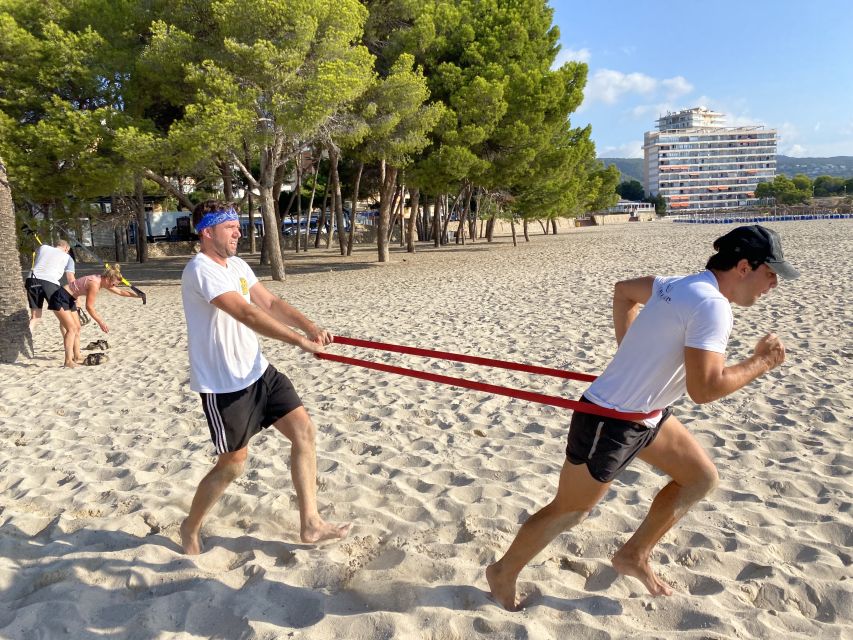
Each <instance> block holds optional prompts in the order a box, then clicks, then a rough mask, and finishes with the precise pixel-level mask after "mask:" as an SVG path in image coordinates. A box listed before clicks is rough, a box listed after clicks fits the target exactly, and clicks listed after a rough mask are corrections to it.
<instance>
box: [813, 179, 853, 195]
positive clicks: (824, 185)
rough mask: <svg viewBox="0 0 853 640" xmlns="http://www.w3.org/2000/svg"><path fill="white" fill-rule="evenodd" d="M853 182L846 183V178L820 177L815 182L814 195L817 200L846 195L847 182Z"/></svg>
mask: <svg viewBox="0 0 853 640" xmlns="http://www.w3.org/2000/svg"><path fill="white" fill-rule="evenodd" d="M851 180H853V179H851ZM851 180H846V181H845V180H844V178H836V177H835V176H818V177H817V178H815V180H814V195H815V197H816V198H826V197H828V196H840V195H845V194H846V189H845V187H846V182H850V181H851Z"/></svg>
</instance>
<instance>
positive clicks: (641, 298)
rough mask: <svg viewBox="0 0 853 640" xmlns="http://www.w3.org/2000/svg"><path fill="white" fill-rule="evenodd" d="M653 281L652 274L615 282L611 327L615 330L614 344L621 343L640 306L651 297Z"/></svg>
mask: <svg viewBox="0 0 853 640" xmlns="http://www.w3.org/2000/svg"><path fill="white" fill-rule="evenodd" d="M654 282H655V279H654V277H653V276H644V277H642V278H634V279H632V280H621V281H619V282H617V283H616V286H615V287H614V289H613V328H614V329H615V330H616V344H622V338H624V337H625V334H626V333H628V327H630V326H631V323H633V322H634V320H635V319H636V317H637V314H638V313H640V307H642V306H643V305H644V304H646V302H648V301H649V298H651V297H652V286H653V285H654Z"/></svg>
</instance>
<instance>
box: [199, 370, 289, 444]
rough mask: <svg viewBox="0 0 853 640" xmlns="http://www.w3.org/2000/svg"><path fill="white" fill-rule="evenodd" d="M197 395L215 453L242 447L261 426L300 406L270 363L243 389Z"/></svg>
mask: <svg viewBox="0 0 853 640" xmlns="http://www.w3.org/2000/svg"><path fill="white" fill-rule="evenodd" d="M199 395H201V406H202V409H204V415H205V417H207V426H208V428H209V429H210V439H211V440H213V446H214V447H215V448H216V453H218V454H222V453H226V452H232V451H237V450H238V449H242V448H243V447H245V446H246V445H247V444H249V440H250V439H251V438H252V437H253V436H255V435H256V434H258V433H260V432H261V430H262V429H266V428H267V427H268V426H270V425H271V424H272V423H274V422H275V421H276V420H278V419H279V418H282V417H284V416H286V415H287V414H288V413H290V412H291V411H293V410H294V409H298V408H299V407H301V406H302V400H300V399H299V395H297V393H296V390H295V389H294V388H293V384H292V383H291V382H290V380H289V379H288V378H287V376H286V375H284V374H283V373H279V372H278V371H277V370H276V368H275V367H273V366H272V365H270V366H269V367H267V370H266V371H264V375H262V376H261V377H260V378H259V379H258V380H257V381H256V382H255V383H254V384H252V385H250V386H248V387H246V388H245V389H241V390H240V391H233V392H231V393H202V394H199Z"/></svg>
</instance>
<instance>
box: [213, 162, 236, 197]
mask: <svg viewBox="0 0 853 640" xmlns="http://www.w3.org/2000/svg"><path fill="white" fill-rule="evenodd" d="M217 164H218V165H219V173H220V174H221V175H222V195H223V196H225V202H233V201H234V175H233V174H232V173H231V163H230V162H228V160H223V161H221V162H218V163H217Z"/></svg>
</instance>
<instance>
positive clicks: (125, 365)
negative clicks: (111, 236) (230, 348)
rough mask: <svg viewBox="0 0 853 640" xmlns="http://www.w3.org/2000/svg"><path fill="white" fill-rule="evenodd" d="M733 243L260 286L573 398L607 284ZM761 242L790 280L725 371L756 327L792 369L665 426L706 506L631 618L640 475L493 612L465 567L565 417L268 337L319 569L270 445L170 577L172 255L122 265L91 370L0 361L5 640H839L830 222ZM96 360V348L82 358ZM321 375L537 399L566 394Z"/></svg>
mask: <svg viewBox="0 0 853 640" xmlns="http://www.w3.org/2000/svg"><path fill="white" fill-rule="evenodd" d="M729 228H731V226H728V225H726V226H724V225H701V226H694V225H678V224H673V223H668V222H654V223H643V224H624V225H614V226H608V227H601V228H585V229H571V230H564V231H563V232H561V233H560V234H559V235H557V236H547V237H544V236H541V235H538V234H539V233H540V230H539V229H538V228H537V229H535V232H536V233H537V235H536V236H534V237H533V241H532V242H530V243H526V244H525V243H522V244H521V245H520V246H518V247H516V248H514V247H512V245H511V242H510V241H509V239H508V238H506V237H503V238H500V239H499V240H498V242H497V243H496V244H494V245H491V246H486V244H485V243H477V244H475V245H473V246H471V245H469V246H466V247H465V248H464V249H462V248H457V247H455V246H451V247H449V248H446V249H442V250H433V249H424V250H420V251H419V252H418V253H417V254H415V255H407V254H402V253H395V254H394V255H393V260H394V262H393V263H392V264H389V265H377V264H375V263H374V262H373V260H374V254H373V252H372V251H369V250H367V249H363V250H360V251H359V252H358V255H357V256H356V257H355V258H351V259H341V258H335V257H334V255H333V253H332V252H325V251H313V252H311V253H309V254H308V255H307V256H305V255H302V256H299V257H298V258H296V257H292V256H291V255H289V256H288V263H287V265H288V268H289V269H290V272H289V273H290V275H289V276H288V278H287V280H286V281H285V282H284V283H277V282H272V281H271V280H270V279H269V277H268V276H262V279H263V280H264V282H265V284H267V285H268V286H269V288H270V289H271V290H272V291H274V292H275V293H277V294H279V295H282V296H284V297H285V298H286V299H287V300H289V301H290V302H292V303H293V304H295V305H296V306H297V307H299V308H300V309H302V310H303V311H304V312H305V313H306V314H307V315H309V316H310V317H312V318H313V319H315V320H317V321H318V322H319V323H321V324H322V325H324V326H325V327H327V328H328V329H330V330H331V331H333V332H335V333H339V334H342V335H351V336H355V337H361V338H368V339H376V340H384V341H388V342H396V343H401V344H409V345H416V346H422V347H428V348H434V349H441V350H447V351H456V352H462V353H470V354H477V355H482V356H487V357H494V358H503V359H508V360H515V361H523V362H529V363H536V364H542V365H546V366H552V367H562V368H568V369H573V370H579V371H585V372H591V373H597V372H600V371H601V370H602V368H603V367H604V366H605V365H606V363H607V362H608V359H609V358H610V357H611V356H612V354H613V352H614V349H615V342H614V338H613V330H612V324H611V314H610V296H611V291H612V286H613V283H614V282H615V281H616V280H617V279H620V278H625V277H632V276H639V275H647V274H655V273H661V274H673V273H689V272H693V271H696V270H698V269H700V268H701V267H702V266H703V265H704V261H705V259H706V258H707V255H708V254H709V253H710V245H711V241H712V240H713V238H715V237H716V236H718V235H721V234H722V233H724V232H725V231H727V230H728V229H729ZM775 228H776V229H777V230H778V231H780V233H781V234H782V237H783V242H784V245H785V248H786V255H787V256H788V257H789V259H790V261H791V262H792V263H793V264H795V265H796V266H798V267H799V268H800V269H801V271H802V272H803V276H802V278H800V279H799V280H797V281H795V282H783V283H782V285H781V286H780V287H779V288H778V289H777V290H775V291H773V292H772V293H771V294H770V295H769V296H768V297H766V298H764V299H762V300H761V301H760V302H759V303H758V304H757V305H755V306H754V307H751V308H749V309H744V308H735V328H734V331H733V337H732V340H731V343H730V349H729V360H730V361H735V360H738V359H741V358H744V357H747V356H748V355H749V354H750V353H751V349H752V346H753V344H754V343H755V341H756V340H757V339H758V338H759V337H760V336H761V335H763V334H764V333H766V332H768V331H775V332H777V333H778V334H779V335H780V336H781V337H782V339H783V341H784V342H785V343H786V345H787V348H788V360H787V362H786V363H785V364H784V365H783V366H782V367H781V368H779V369H777V370H774V371H773V372H771V373H770V374H768V375H766V376H764V377H763V378H761V379H759V380H758V381H756V382H754V383H753V384H751V385H749V386H748V387H747V388H746V389H743V390H741V391H739V392H737V393H735V394H733V395H732V396H730V397H728V398H725V399H723V400H720V401H717V402H714V403H711V404H708V405H703V406H697V405H694V404H693V403H692V402H690V401H689V399H688V400H684V401H682V402H681V403H679V405H677V408H676V411H677V415H678V416H679V417H680V418H681V420H682V421H683V422H684V423H685V424H686V425H687V426H688V428H689V429H690V430H691V432H692V433H694V434H695V435H696V437H697V438H698V440H699V441H700V442H701V443H702V444H703V445H704V446H705V447H706V448H707V449H708V451H709V453H710V455H711V457H712V459H713V460H714V461H715V463H716V464H717V466H718V468H719V471H720V477H721V482H720V487H719V489H718V490H717V491H716V492H715V494H714V495H713V496H712V497H711V498H710V499H707V500H705V501H703V502H702V503H700V504H699V505H698V506H697V507H695V508H694V509H693V510H692V511H691V512H690V513H689V514H688V515H687V516H686V517H685V518H684V519H683V520H682V521H681V522H680V523H679V524H678V525H677V526H676V527H675V528H674V529H673V530H672V531H671V532H670V533H669V534H668V535H666V536H665V537H664V539H663V541H662V542H661V544H660V545H659V546H658V548H657V549H656V551H655V553H654V556H653V559H654V562H655V563H656V565H657V566H658V568H659V571H660V574H661V576H662V577H663V578H664V579H665V580H666V581H667V582H669V583H670V584H671V585H672V586H673V588H674V590H675V594H674V595H672V596H671V597H669V598H652V597H650V596H649V595H648V594H647V593H646V591H645V589H644V588H643V587H642V585H641V584H640V583H639V582H638V581H636V580H634V579H631V578H624V577H618V576H616V574H615V573H614V572H613V570H612V569H611V567H610V564H609V558H610V556H611V555H612V554H613V552H614V551H615V550H616V549H617V548H618V546H619V545H620V544H621V543H622V542H624V541H625V540H626V539H627V538H628V536H629V535H630V533H631V532H632V531H633V530H634V528H635V527H636V526H637V525H638V524H639V522H640V520H641V519H642V517H643V516H644V515H645V513H646V510H647V508H648V506H649V503H650V501H651V499H652V497H653V496H654V494H655V492H656V491H657V490H658V489H659V488H660V487H662V486H663V484H665V482H666V480H665V478H664V477H662V476H661V475H659V474H658V473H657V472H655V471H654V470H653V469H651V468H650V467H648V466H647V465H645V464H644V463H642V462H639V461H637V462H635V463H633V464H632V465H631V467H629V469H628V470H627V471H626V472H625V473H623V474H622V476H621V477H620V478H619V479H618V480H617V481H616V482H615V483H614V484H613V486H612V489H611V491H610V492H609V493H608V495H607V496H606V498H605V499H604V500H603V501H602V502H601V503H600V505H599V506H598V507H597V508H596V509H595V510H594V511H593V513H592V516H591V518H590V519H589V520H588V521H587V522H585V523H584V524H583V525H581V526H580V527H579V528H577V529H575V530H573V531H572V532H570V533H566V534H563V535H561V536H560V537H559V538H558V539H557V540H556V541H555V542H554V543H552V544H551V545H550V546H549V547H548V548H547V549H546V550H545V551H543V552H542V553H541V554H540V555H539V556H537V558H536V559H535V560H534V561H533V563H532V564H531V565H530V566H529V567H528V568H527V569H525V571H524V572H523V573H522V575H521V578H520V581H519V589H520V592H521V593H522V595H523V596H524V597H525V598H526V600H525V604H524V609H523V610H521V611H520V612H516V613H510V612H507V611H504V610H503V609H501V608H500V607H498V606H497V605H496V604H495V603H494V602H492V601H491V600H490V599H489V597H488V593H487V587H486V583H485V580H484V575H483V571H484V568H485V567H486V566H487V565H488V564H489V563H490V562H493V561H494V559H495V558H496V557H498V556H499V555H501V554H502V553H503V552H504V551H505V550H506V547H507V546H508V544H509V543H510V541H511V540H512V538H513V537H514V535H515V533H516V532H517V530H518V527H519V524H520V523H521V522H523V521H524V520H525V519H526V518H527V517H528V516H529V515H530V514H531V513H533V512H534V511H536V510H538V509H539V508H541V507H542V506H544V505H545V504H546V503H547V502H548V501H549V500H550V499H551V497H552V496H553V492H554V489H555V487H556V482H557V474H558V470H559V468H560V466H561V464H562V462H563V459H564V447H565V435H566V426H567V424H568V419H569V415H568V414H567V412H565V411H564V410H561V409H557V408H554V407H549V406H543V405H536V404H530V403H527V402H523V401H519V400H513V399H510V398H506V397H501V396H490V395H485V394H481V393H477V392H474V391H464V390H460V389H455V388H452V387H448V386H439V385H436V384H433V383H429V382H423V381H417V380H414V379H412V378H403V377H399V376H394V375H390V374H383V373H376V372H370V371H367V370H365V369H361V368H356V367H351V366H346V365H342V364H337V363H330V362H322V361H318V360H316V359H314V358H312V357H310V356H308V355H306V354H303V353H301V352H299V351H297V350H296V349H294V348H292V347H289V346H286V345H283V344H280V343H276V342H273V341H270V340H264V342H263V348H264V351H265V354H266V355H267V357H268V358H269V360H270V361H271V362H272V363H273V364H275V365H276V366H277V367H278V368H280V369H281V370H283V371H285V372H286V373H287V374H288V375H289V376H290V377H291V378H292V380H293V381H294V383H295V385H296V387H297V389H298V390H300V392H301V395H302V397H303V400H304V402H305V404H306V406H307V407H308V408H309V411H310V413H311V415H312V416H313V419H314V421H315V423H316V425H317V428H318V439H317V457H318V483H319V489H320V492H319V499H320V505H321V513H322V514H323V515H324V517H326V518H328V519H330V520H334V521H344V520H352V521H353V522H355V526H354V528H353V531H352V533H351V534H350V537H349V538H348V539H347V540H345V541H343V542H341V543H332V544H324V545H320V546H316V547H315V546H311V545H305V544H302V543H300V542H299V537H298V514H297V512H296V511H295V508H294V505H295V502H294V499H295V496H294V494H293V489H292V484H291V481H290V476H289V466H288V465H289V444H288V442H287V440H286V439H285V438H283V437H282V436H280V435H279V434H277V433H275V432H267V433H265V434H262V435H260V436H258V437H257V438H256V439H255V440H253V441H252V445H251V448H250V457H249V462H248V465H247V468H246V471H245V473H244V475H243V476H242V477H241V478H240V479H239V480H237V481H236V482H235V484H234V485H232V487H231V488H230V489H229V491H228V492H227V493H226V495H225V497H224V498H223V499H222V501H221V502H220V503H219V505H218V506H217V507H216V509H215V510H214V512H213V514H212V516H211V517H210V518H209V519H208V520H207V522H206V524H205V526H204V528H203V531H202V534H203V540H204V544H205V545H206V551H205V553H203V554H202V555H200V556H196V557H187V556H184V555H182V554H181V551H180V547H179V546H178V544H177V541H178V539H179V538H178V531H177V528H178V524H179V523H180V521H181V519H182V518H183V517H184V516H185V514H186V512H187V509H188V507H189V503H190V500H191V498H192V495H193V491H194V489H195V487H196V485H197V483H198V481H199V480H200V479H201V478H202V476H203V475H204V474H205V473H206V472H207V471H208V469H209V468H210V465H211V464H212V462H213V460H214V455H213V448H212V445H211V443H210V441H209V436H208V433H207V426H206V424H205V422H204V417H203V414H202V411H201V405H200V402H199V400H198V397H197V396H196V395H195V394H194V393H192V392H191V391H190V389H189V387H188V365H187V356H186V329H185V325H184V320H183V312H182V308H181V302H180V287H179V276H180V271H181V269H182V267H183V264H184V262H185V259H181V258H168V259H158V260H154V261H152V262H150V263H147V264H146V265H133V264H130V265H127V267H126V269H125V272H126V274H127V276H128V277H129V278H130V279H131V280H133V281H134V282H136V283H138V284H139V285H140V286H141V287H143V288H144V289H145V290H146V291H147V292H148V300H149V303H148V305H147V306H145V307H143V306H141V305H140V304H139V302H138V301H136V300H128V299H119V298H117V297H114V296H109V295H106V294H105V295H102V296H100V298H99V308H100V309H102V313H103V315H104V316H105V317H106V319H107V322H108V323H109V325H110V327H111V332H110V334H109V335H108V336H106V338H107V339H108V340H109V343H110V345H111V348H110V350H109V354H110V361H109V362H108V363H107V364H104V365H101V366H97V367H80V368H78V369H76V370H73V371H72V370H63V369H61V368H60V367H59V366H58V365H59V364H60V363H61V359H62V350H61V344H60V342H59V339H58V330H57V326H56V321H55V320H54V319H53V318H52V317H49V318H46V321H45V322H44V323H43V324H42V325H41V326H40V327H38V328H37V330H36V334H35V348H36V355H35V357H34V358H33V359H31V360H26V361H23V362H19V363H18V364H14V365H0V443H2V447H0V637H2V638H96V637H97V638H102V637H112V638H161V637H180V638H312V639H315V638H320V639H322V638H364V639H368V638H432V639H436V640H437V639H440V638H441V639H445V638H447V639H450V638H476V637H489V638H536V639H538V638H566V637H578V638H623V637H633V638H676V637H677V638H777V637H785V638H821V639H823V638H850V637H853V577H852V576H853V573H851V562H853V550H851V545H852V544H853V526H851V525H853V517H851V504H853V490H851V489H853V484H851V470H853V447H851V443H850V425H851V418H853V388H851V384H850V371H851V358H853V337H851V336H853V331H851V329H853V305H851V280H852V279H853V259H851V256H853V225H851V223H850V222H849V221H809V222H786V223H778V224H776V225H775ZM250 262H256V259H255V260H251V259H250ZM80 271H81V273H86V272H87V270H86V269H83V268H81V270H80ZM258 273H259V274H264V273H265V272H264V271H263V270H262V269H259V270H258ZM103 337H105V336H103V334H101V333H100V332H99V330H98V329H97V327H96V326H94V323H92V324H90V325H89V326H87V327H85V328H84V331H83V338H82V341H83V345H84V346H85V345H86V344H87V343H89V342H90V341H92V340H97V339H99V338H103ZM335 350H336V352H339V353H345V354H348V355H354V356H356V357H368V358H371V359H376V360H380V361H383V362H388V363H392V364H403V365H404V366H413V367H420V368H422V369H425V370H429V371H434V372H438V373H444V374H447V375H459V376H466V377H469V378H472V379H477V380H483V381H488V382H492V383H495V384H501V385H507V386H515V387H520V388H526V389H531V390H536V391H540V392H543V393H548V394H562V395H565V396H567V397H575V396H577V395H578V394H579V393H580V392H581V391H582V390H583V385H582V384H580V383H576V382H566V381H560V380H556V379H550V378H544V377H540V376H530V375H525V374H517V373H512V372H507V371H499V370H491V369H483V368H480V367H472V366H467V365H460V364H454V363H450V362H446V361H437V360H426V359H422V358H412V357H406V356H399V355H393V354H385V353H380V352H367V351H363V350H362V351H359V350H356V349H353V348H349V347H340V346H339V347H336V348H335Z"/></svg>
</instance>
